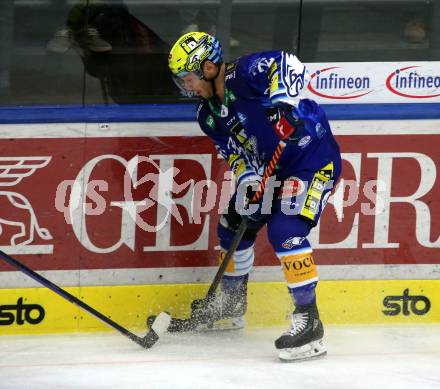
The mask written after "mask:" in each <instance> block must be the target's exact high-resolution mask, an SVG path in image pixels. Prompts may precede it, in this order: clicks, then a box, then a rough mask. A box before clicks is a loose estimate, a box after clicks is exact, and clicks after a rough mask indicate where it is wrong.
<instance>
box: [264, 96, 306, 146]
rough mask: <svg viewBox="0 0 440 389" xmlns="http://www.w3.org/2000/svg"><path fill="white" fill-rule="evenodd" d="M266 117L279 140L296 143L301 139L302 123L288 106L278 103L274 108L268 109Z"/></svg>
mask: <svg viewBox="0 0 440 389" xmlns="http://www.w3.org/2000/svg"><path fill="white" fill-rule="evenodd" d="M267 116H268V119H269V121H270V123H271V124H272V127H273V128H274V130H275V132H276V133H277V135H278V136H279V138H280V139H281V140H284V141H286V142H296V141H297V140H298V139H299V138H300V137H301V133H302V130H303V128H304V123H303V121H302V120H300V119H299V117H298V116H297V115H296V114H295V112H294V108H293V107H292V106H290V105H289V104H286V103H280V104H279V105H277V106H276V107H272V108H270V109H268V110H267Z"/></svg>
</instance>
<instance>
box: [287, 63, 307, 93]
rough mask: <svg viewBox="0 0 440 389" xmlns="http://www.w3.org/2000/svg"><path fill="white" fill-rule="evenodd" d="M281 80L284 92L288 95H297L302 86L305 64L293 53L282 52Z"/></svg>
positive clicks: (304, 76)
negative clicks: (284, 88)
mask: <svg viewBox="0 0 440 389" xmlns="http://www.w3.org/2000/svg"><path fill="white" fill-rule="evenodd" d="M281 66H282V70H281V74H282V81H283V84H284V86H285V87H286V93H287V94H288V95H289V96H290V97H297V96H298V95H299V93H300V91H301V89H303V88H304V84H305V78H306V68H305V66H304V65H303V64H302V63H301V62H300V61H299V60H298V58H296V57H295V56H294V55H293V54H284V55H283V58H282V61H281Z"/></svg>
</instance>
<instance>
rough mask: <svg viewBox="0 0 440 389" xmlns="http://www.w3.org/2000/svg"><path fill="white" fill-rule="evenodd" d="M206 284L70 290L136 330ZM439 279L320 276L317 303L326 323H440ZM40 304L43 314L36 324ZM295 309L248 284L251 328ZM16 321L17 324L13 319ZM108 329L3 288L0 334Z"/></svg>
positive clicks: (180, 310) (181, 310)
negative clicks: (326, 278) (337, 278)
mask: <svg viewBox="0 0 440 389" xmlns="http://www.w3.org/2000/svg"><path fill="white" fill-rule="evenodd" d="M207 288H208V285H206V284H204V285H202V284H177V285H132V286H103V287H81V288H66V290H67V291H68V292H69V293H72V294H74V295H75V296H77V297H78V298H80V299H82V300H83V301H84V302H86V303H87V304H89V305H91V306H92V307H93V308H95V309H97V310H99V311H101V312H102V313H104V314H107V315H109V316H110V317H111V318H112V319H113V320H114V321H116V322H117V323H119V324H121V325H123V326H124V327H127V328H129V329H131V330H145V328H146V326H145V321H146V318H147V317H148V316H149V315H150V314H157V313H158V312H160V311H168V312H170V313H171V314H172V315H175V316H178V317H187V316H188V314H189V309H190V303H191V301H192V300H193V299H195V298H201V297H203V296H204V295H205V293H206V291H207ZM439 290H440V280H422V281H417V280H410V281H401V280H390V281H386V282H384V281H380V280H379V281H321V282H320V283H319V284H318V288H317V295H318V306H319V310H320V313H321V318H322V320H323V322H324V323H325V324H369V323H381V324H396V323H411V324H417V323H440V309H438V307H439V306H440V293H438V291H439ZM38 307H41V308H42V309H43V310H44V317H43V318H42V321H41V322H39V323H35V324H31V323H30V322H29V320H30V321H33V322H36V321H38V320H39V319H40V316H41V315H40V313H41V309H40V308H38ZM292 309H293V307H292V302H291V299H290V297H289V295H288V293H287V287H286V284H285V283H284V282H259V283H252V282H251V283H250V284H249V308H248V313H247V315H246V321H247V324H248V326H250V327H266V326H274V325H277V326H281V325H287V319H286V318H287V317H288V316H289V314H290V313H291V311H292ZM11 320H13V323H8V322H9V321H11ZM102 330H109V328H108V327H107V326H106V325H105V324H104V323H102V322H101V321H99V320H98V319H96V318H94V317H93V316H91V315H89V314H88V313H87V312H84V311H82V310H80V309H79V308H77V307H76V306H74V305H72V304H70V303H69V302H67V301H65V300H64V299H62V298H61V297H59V296H58V295H56V294H54V293H53V292H52V291H50V290H48V289H45V288H26V289H0V334H24V333H34V334H36V333H54V332H71V331H102Z"/></svg>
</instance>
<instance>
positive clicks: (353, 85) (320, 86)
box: [307, 66, 372, 99]
mask: <svg viewBox="0 0 440 389" xmlns="http://www.w3.org/2000/svg"><path fill="white" fill-rule="evenodd" d="M337 69H338V70H337ZM307 88H308V89H309V90H310V91H311V92H312V93H314V94H315V95H317V96H320V97H325V98H327V99H356V98H359V97H361V96H365V95H367V94H368V93H371V92H372V91H371V90H369V89H370V88H371V79H370V77H368V76H363V77H356V76H353V75H345V74H344V70H343V69H342V68H341V67H339V66H333V67H329V68H324V69H320V70H317V71H316V72H315V73H313V74H312V76H311V79H310V82H309V85H308V87H307Z"/></svg>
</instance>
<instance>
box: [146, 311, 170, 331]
mask: <svg viewBox="0 0 440 389" xmlns="http://www.w3.org/2000/svg"><path fill="white" fill-rule="evenodd" d="M170 323H171V316H170V315H169V314H168V313H166V312H161V313H159V315H157V316H156V318H155V319H154V322H153V323H152V324H151V326H150V328H151V329H152V330H153V331H154V332H155V333H156V334H157V335H158V336H161V335H163V334H164V333H165V332H167V330H168V327H169V326H170Z"/></svg>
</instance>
